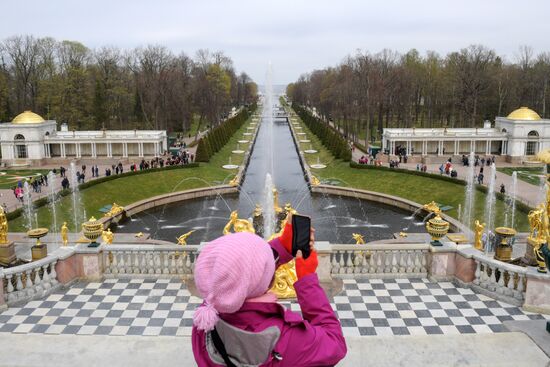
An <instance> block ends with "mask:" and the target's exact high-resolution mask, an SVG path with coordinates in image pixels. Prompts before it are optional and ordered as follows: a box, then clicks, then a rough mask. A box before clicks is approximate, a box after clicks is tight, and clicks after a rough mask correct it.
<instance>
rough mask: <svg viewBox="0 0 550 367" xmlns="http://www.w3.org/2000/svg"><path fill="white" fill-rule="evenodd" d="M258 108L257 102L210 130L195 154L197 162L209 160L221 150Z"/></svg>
mask: <svg viewBox="0 0 550 367" xmlns="http://www.w3.org/2000/svg"><path fill="white" fill-rule="evenodd" d="M255 110H256V104H253V105H252V106H250V107H248V108H243V110H242V111H241V112H240V113H239V114H238V115H237V116H234V117H232V118H230V119H229V120H227V121H225V122H223V123H222V124H220V125H218V126H216V127H215V128H213V129H212V130H210V131H209V132H208V133H207V134H206V135H205V136H203V137H202V138H200V140H199V142H198V145H197V152H196V154H195V161H196V162H208V161H210V157H212V156H213V155H214V154H216V153H217V152H219V151H220V149H221V148H223V147H224V145H225V144H227V143H228V142H229V139H231V137H232V136H233V134H235V133H236V132H237V130H239V129H240V128H241V127H242V126H243V124H244V123H245V121H246V120H248V118H249V117H250V115H252V113H253V112H254V111H255Z"/></svg>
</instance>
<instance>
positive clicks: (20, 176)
mask: <svg viewBox="0 0 550 367" xmlns="http://www.w3.org/2000/svg"><path fill="white" fill-rule="evenodd" d="M48 172H49V170H45V169H7V170H0V189H11V188H12V187H14V186H16V185H17V182H18V181H24V180H25V179H30V178H32V177H33V176H40V175H46V174H48Z"/></svg>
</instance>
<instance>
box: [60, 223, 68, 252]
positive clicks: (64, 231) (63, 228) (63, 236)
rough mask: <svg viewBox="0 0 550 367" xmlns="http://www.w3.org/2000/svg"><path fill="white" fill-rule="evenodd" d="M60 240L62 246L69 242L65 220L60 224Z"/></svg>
mask: <svg viewBox="0 0 550 367" xmlns="http://www.w3.org/2000/svg"><path fill="white" fill-rule="evenodd" d="M61 242H63V246H67V243H69V228H68V227H67V222H63V225H62V226H61Z"/></svg>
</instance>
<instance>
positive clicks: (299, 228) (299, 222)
mask: <svg viewBox="0 0 550 367" xmlns="http://www.w3.org/2000/svg"><path fill="white" fill-rule="evenodd" d="M310 237H311V218H310V217H306V216H304V215H297V214H294V215H292V256H294V257H296V253H297V252H298V250H301V251H302V256H303V258H304V259H307V258H308V257H309V252H310V249H309V239H310Z"/></svg>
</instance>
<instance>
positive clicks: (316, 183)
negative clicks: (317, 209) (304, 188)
mask: <svg viewBox="0 0 550 367" xmlns="http://www.w3.org/2000/svg"><path fill="white" fill-rule="evenodd" d="M310 182H311V185H312V186H319V185H320V184H321V181H319V179H318V178H317V177H315V176H313V175H311V180H310Z"/></svg>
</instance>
